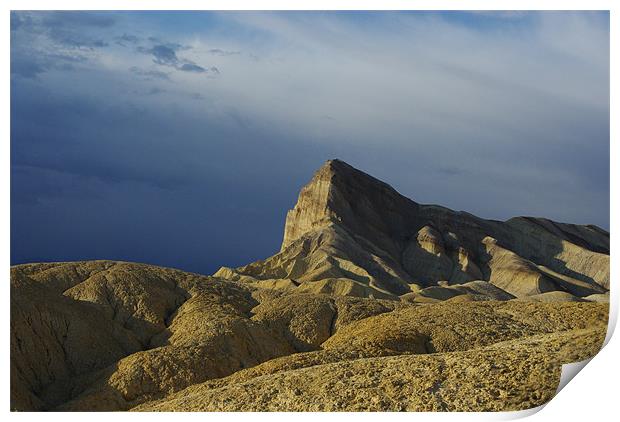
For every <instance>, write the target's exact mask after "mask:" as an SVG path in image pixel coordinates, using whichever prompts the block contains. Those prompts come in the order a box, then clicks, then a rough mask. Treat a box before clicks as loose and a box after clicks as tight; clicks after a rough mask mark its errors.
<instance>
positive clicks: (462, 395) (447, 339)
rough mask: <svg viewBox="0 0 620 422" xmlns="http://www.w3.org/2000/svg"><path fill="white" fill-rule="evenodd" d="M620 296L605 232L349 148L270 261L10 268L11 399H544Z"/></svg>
mask: <svg viewBox="0 0 620 422" xmlns="http://www.w3.org/2000/svg"><path fill="white" fill-rule="evenodd" d="M608 297H609V233H607V232H605V231H604V230H602V229H600V228H598V227H595V226H577V225H571V224H562V223H556V222H553V221H550V220H546V219H541V218H529V217H518V218H514V219H511V220H508V221H505V222H501V221H492V220H484V219H481V218H478V217H476V216H473V215H471V214H468V213H465V212H456V211H452V210H449V209H447V208H443V207H439V206H435V205H423V204H418V203H416V202H414V201H412V200H410V199H408V198H406V197H404V196H402V195H400V194H399V193H397V192H396V191H395V190H394V189H393V188H391V187H390V186H389V185H387V184H385V183H383V182H381V181H379V180H377V179H375V178H373V177H371V176H369V175H367V174H365V173H363V172H361V171H359V170H357V169H354V168H353V167H351V166H349V165H348V164H346V163H344V162H342V161H338V160H331V161H328V162H327V163H326V164H325V165H324V166H323V167H321V169H319V170H318V171H317V173H316V174H315V175H314V177H313V178H312V180H311V181H310V183H309V184H308V185H306V186H305V187H304V188H303V189H302V191H301V193H300V195H299V199H298V202H297V204H296V205H295V207H294V208H293V209H292V210H291V211H289V213H288V215H287V218H286V224H285V230H284V239H283V243H282V247H281V250H280V251H279V252H278V253H276V254H275V255H274V256H272V257H269V258H267V259H265V260H262V261H257V262H254V263H251V264H248V265H246V266H244V267H241V268H235V269H233V268H226V267H223V268H221V269H220V270H219V271H218V272H217V273H216V274H214V275H213V276H205V275H198V274H193V273H187V272H183V271H179V270H174V269H168V268H162V267H156V266H152V265H145V264H137V263H127V262H116V261H103V260H102V261H85V262H64V263H38V264H34V263H33V264H24V265H17V266H14V267H12V268H11V409H12V410H63V411H88V410H137V411H155V410H164V411H169V410H174V411H200V410H206V411H212V410H213V411H217V410H224V411H234V410H237V411H246V410H247V411H250V410H256V411H264V410H270V411H317V410H323V411H347V410H349V411H362V410H375V411H397V410H408V411H421V410H425V411H426V410H428V411H433V410H436V411H483V410H519V409H526V408H531V407H534V406H538V405H540V404H543V403H545V402H547V401H548V400H549V399H551V398H552V397H553V395H554V393H555V390H556V388H557V385H558V382H559V377H560V367H561V364H563V363H568V362H575V361H580V360H584V359H587V358H589V357H592V356H593V355H595V354H596V353H597V352H598V350H599V349H600V347H601V345H602V342H603V339H604V337H605V333H606V327H607V318H608V303H607V302H608Z"/></svg>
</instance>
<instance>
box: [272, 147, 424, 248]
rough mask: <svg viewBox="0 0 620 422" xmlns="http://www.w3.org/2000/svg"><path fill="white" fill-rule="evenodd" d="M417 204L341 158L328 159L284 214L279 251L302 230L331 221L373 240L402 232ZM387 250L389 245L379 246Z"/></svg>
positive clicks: (317, 226) (309, 229) (301, 232)
mask: <svg viewBox="0 0 620 422" xmlns="http://www.w3.org/2000/svg"><path fill="white" fill-rule="evenodd" d="M417 207H418V204H416V203H415V202H413V201H412V200H410V199H408V198H406V197H404V196H402V195H400V194H399V193H398V192H396V190H394V188H392V187H391V186H390V185H388V184H387V183H384V182H382V181H380V180H378V179H376V178H374V177H372V176H370V175H368V174H366V173H364V172H362V171H360V170H357V169H356V168H354V167H352V166H350V165H349V164H347V163H345V162H344V161H341V160H337V159H334V160H328V161H327V162H326V163H325V164H324V165H323V166H322V167H321V168H320V169H319V170H318V171H317V172H316V173H315V174H314V176H313V178H312V180H311V181H310V182H309V183H308V184H307V185H306V186H304V187H303V188H302V190H301V192H300V194H299V198H298V200H297V204H296V205H295V207H294V208H293V209H292V210H290V211H289V212H288V213H287V216H286V225H285V228H284V240H283V242H282V250H284V249H285V248H286V247H287V246H288V245H289V244H290V243H291V242H293V241H295V240H296V239H299V238H300V237H301V236H303V235H304V234H305V233H308V232H310V231H312V230H315V229H317V228H320V227H324V226H327V225H329V224H331V223H336V224H340V225H342V226H344V227H346V228H348V229H350V230H351V231H352V232H353V233H356V234H360V235H363V236H364V237H366V238H368V239H369V240H377V239H374V238H375V236H373V233H378V232H380V233H382V237H383V236H384V235H385V234H387V235H390V234H394V235H395V236H399V235H402V234H403V233H405V232H407V231H408V230H404V229H405V226H406V225H408V224H407V221H412V219H411V218H407V217H411V215H412V214H413V213H415V212H416V210H417ZM378 243H379V244H381V243H382V242H381V241H380V240H379V241H378ZM382 246H384V247H386V248H388V249H390V248H391V247H390V245H382Z"/></svg>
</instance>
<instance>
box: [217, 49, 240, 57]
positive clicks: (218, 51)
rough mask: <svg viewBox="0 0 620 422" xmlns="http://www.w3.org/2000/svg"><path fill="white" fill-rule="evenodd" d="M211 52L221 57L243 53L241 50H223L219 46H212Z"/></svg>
mask: <svg viewBox="0 0 620 422" xmlns="http://www.w3.org/2000/svg"><path fill="white" fill-rule="evenodd" d="M209 54H213V55H216V56H221V57H226V56H236V55H238V54H241V52H240V51H228V50H222V49H219V48H212V49H210V50H209Z"/></svg>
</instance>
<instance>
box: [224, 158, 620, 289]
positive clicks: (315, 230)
mask: <svg viewBox="0 0 620 422" xmlns="http://www.w3.org/2000/svg"><path fill="white" fill-rule="evenodd" d="M215 275H216V276H219V277H223V278H226V279H230V280H240V281H246V282H254V283H263V282H264V280H273V279H287V280H292V283H294V282H296V283H297V284H298V285H301V286H300V287H297V288H300V289H301V290H303V291H313V292H321V291H322V292H325V293H331V294H347V295H359V296H364V297H368V296H369V295H371V294H372V295H373V297H377V295H378V293H376V292H380V294H382V297H385V295H394V296H400V295H405V294H408V293H412V292H413V293H415V292H417V291H418V290H419V289H420V288H423V287H429V286H437V285H445V284H449V285H454V284H459V285H461V284H464V283H467V282H470V281H474V280H485V281H489V282H490V283H492V284H494V285H495V286H497V287H499V288H500V289H502V290H504V291H505V292H507V293H508V294H510V295H512V296H517V297H523V296H530V295H538V294H541V293H546V292H551V291H564V292H568V293H570V294H572V295H574V296H578V297H586V296H590V295H595V294H604V293H605V292H606V291H607V290H608V289H609V233H607V232H605V231H604V230H602V229H600V228H598V227H595V226H577V225H572V224H561V223H556V222H553V221H550V220H546V219H541V218H530V217H518V218H513V219H510V220H508V221H506V222H500V221H493V220H484V219H481V218H478V217H476V216H473V215H471V214H468V213H465V212H456V211H452V210H449V209H447V208H443V207H439V206H435V205H422V204H418V203H416V202H414V201H412V200H410V199H408V198H405V197H404V196H402V195H400V194H399V193H398V192H396V191H395V190H394V189H392V188H391V187H390V186H389V185H387V184H385V183H383V182H381V181H379V180H377V179H375V178H373V177H371V176H369V175H367V174H365V173H363V172H361V171H359V170H357V169H354V168H353V167H351V166H349V165H348V164H346V163H344V162H342V161H339V160H331V161H328V162H327V163H326V164H325V165H324V166H323V167H321V169H319V170H318V171H317V173H316V174H315V175H314V177H313V178H312V180H311V181H310V183H308V184H307V185H306V186H305V187H304V188H303V189H302V190H301V193H300V194H299V199H298V201H297V204H296V205H295V207H294V208H293V209H292V210H290V211H289V212H288V214H287V217H286V225H285V229H284V239H283V242H282V248H281V250H280V252H279V253H278V254H276V255H274V256H272V257H270V258H267V259H266V260H264V261H257V262H254V263H251V264H249V265H246V266H244V267H240V268H237V269H231V268H222V269H220V270H219V271H218V272H217V273H216V274H215ZM346 279H349V280H352V281H354V282H355V283H356V284H355V285H353V284H349V285H348V286H347V284H346V283H345V282H343V280H346ZM313 283H317V286H316V287H315V288H312V287H311V285H312V284H313ZM360 285H363V286H366V287H367V288H365V289H363V288H361V286H360ZM288 287H289V288H292V289H294V288H295V286H291V285H289V286H288Z"/></svg>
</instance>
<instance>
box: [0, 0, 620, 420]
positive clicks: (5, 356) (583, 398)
mask: <svg viewBox="0 0 620 422" xmlns="http://www.w3.org/2000/svg"><path fill="white" fill-rule="evenodd" d="M616 4H618V2H617V1H611V0H590V1H580V0H564V1H551V0H546V1H543V0H538V1H535V0H476V1H460V2H456V1H454V0H435V1H430V0H418V1H415V0H384V1H381V2H379V1H370V0H356V1H352V0H349V1H346V0H332V1H326V0H314V1H305V2H304V1H297V2H294V3H293V2H291V1H284V0H262V1H249V0H246V1H242V0H229V1H224V0H214V1H202V2H201V1H196V0H175V1H169V0H166V1H164V0H150V1H148V2H146V1H132V2H130V1H127V0H125V1H120V0H108V1H102V0H92V1H89V2H88V4H85V3H84V2H83V1H82V2H80V1H76V0H59V1H44V0H21V1H17V0H5V1H3V2H2V6H0V7H2V12H3V13H2V15H1V22H2V31H1V32H0V39H1V45H2V50H3V54H2V59H3V66H2V68H1V70H0V72H1V75H2V81H3V83H4V86H5V89H4V90H3V92H4V93H5V94H4V95H3V101H2V103H1V107H2V116H1V119H2V120H1V124H0V128H1V130H2V133H3V137H2V145H1V148H2V153H1V154H0V157H1V160H2V166H3V173H2V174H3V175H4V177H2V181H1V182H0V189H1V192H2V198H3V200H4V203H3V206H2V217H3V218H2V223H1V226H0V227H2V240H3V241H2V243H1V245H2V246H1V248H2V260H3V263H4V268H5V271H6V272H5V274H6V276H7V279H6V280H5V283H4V284H3V285H2V288H3V291H2V293H3V298H4V300H5V306H4V308H3V309H4V329H5V331H4V333H3V334H4V335H3V336H2V365H3V371H2V374H3V375H4V376H3V381H4V382H3V383H2V391H1V393H0V398H1V400H2V403H3V409H4V411H5V412H8V410H9V347H10V346H9V321H10V314H9V309H10V307H9V303H8V302H9V282H8V268H9V266H10V253H9V248H10V237H9V229H10V226H9V215H10V206H9V192H10V182H9V174H10V143H9V139H10V130H9V110H10V101H9V96H8V95H7V94H6V93H8V92H9V88H10V86H9V80H10V78H9V69H10V67H9V63H10V36H9V34H10V32H9V26H10V15H9V10H49V9H56V10H61V9H76V10H143V9H145V8H146V7H145V6H148V8H146V9H157V10H181V9H189V10H202V9H211V10H357V9H366V10H405V9H412V10H442V9H446V10H610V11H611V13H610V20H611V52H610V54H611V57H610V59H611V61H610V62H611V75H616V74H618V69H619V67H618V46H619V45H620V44H619V43H618V30H617V28H618V24H619V23H620V19H619V18H618V13H619V11H620V7H619V6H617V5H616ZM616 79H617V78H616ZM616 79H614V78H613V76H612V79H611V109H610V111H611V114H610V115H611V132H610V134H611V142H610V147H611V148H610V149H611V151H610V159H611V157H616V158H617V157H618V154H617V147H616V145H615V140H616V139H617V136H616V134H617V123H616V121H617V120H618V113H617V106H616V103H615V102H614V100H615V99H617V98H618V96H617V90H618V86H617V83H615V81H616ZM610 177H611V193H612V195H611V201H610V203H611V216H612V218H611V222H610V232H611V233H612V234H613V233H615V232H616V225H615V219H614V218H613V216H614V215H617V212H618V209H619V208H618V202H617V195H614V188H615V187H616V181H617V177H618V171H617V169H616V168H615V167H614V166H611V175H610ZM618 246H619V244H618V242H617V241H616V237H615V236H613V235H612V237H611V250H613V251H616V250H618ZM611 261H612V262H611V265H612V268H611V269H612V272H611V279H612V285H613V286H614V287H615V284H616V282H615V280H616V279H617V275H618V266H617V265H616V264H617V259H616V255H615V254H612V260H611ZM611 292H612V294H611V301H612V309H611V315H610V329H609V332H608V338H607V340H606V341H607V342H608V344H607V345H606V347H605V348H604V349H603V350H602V351H601V352H600V353H599V355H597V356H596V357H595V358H594V359H593V360H592V361H591V362H590V363H589V364H588V365H587V366H586V369H585V370H583V371H582V372H581V373H579V374H578V375H577V376H576V380H575V381H573V382H570V383H569V384H568V385H567V386H566V387H565V388H564V389H563V390H562V391H561V392H560V393H559V394H558V395H557V396H556V398H554V399H553V400H551V402H549V403H548V404H547V405H546V406H544V411H542V412H538V413H536V414H535V415H533V416H531V417H532V418H534V419H537V420H547V419H549V420H556V419H561V418H569V419H570V420H573V419H581V420H598V419H600V420H611V419H612V418H611V415H614V416H617V404H616V403H617V401H618V399H617V397H616V394H615V391H617V388H618V387H617V377H618V366H619V365H618V356H620V352H619V350H620V346H619V343H618V340H617V339H616V338H611V340H610V337H611V334H612V333H613V330H614V328H615V324H616V321H617V310H618V294H617V292H616V290H615V289H614V288H613V287H612V291H611ZM536 410H540V409H536ZM536 410H535V411H536ZM530 413H532V411H525V412H511V413H505V414H477V413H470V414H454V413H451V414H441V413H423V414H421V413H416V414H410V413H409V414H390V415H385V414H383V413H355V414H349V413H338V414H314V413H297V414H287V413H277V414H273V413H270V414H267V413H261V414H252V415H248V414H243V415H241V416H240V415H239V414H235V413H226V414H209V415H204V414H200V413H194V414H187V413H185V414H182V415H175V416H174V417H175V418H178V417H181V418H182V419H186V418H202V417H208V418H213V417H217V418H218V419H225V420H232V419H234V418H237V417H238V416H239V417H243V418H252V419H255V418H256V419H258V420H272V419H274V418H275V419H279V420H284V419H289V418H291V417H293V418H295V419H299V420H308V421H310V420H312V421H313V422H314V420H315V419H316V418H322V419H323V418H327V419H332V418H340V417H343V418H349V417H352V418H356V419H361V420H368V419H373V420H374V419H375V418H384V417H389V418H396V419H401V418H407V419H408V418H416V420H417V419H420V418H421V419H423V420H431V419H432V420H448V419H450V420H452V419H454V418H457V419H461V420H480V419H487V420H488V419H494V420H497V419H506V418H510V419H511V418H515V417H523V416H527V415H528V414H530ZM9 416H10V417H12V418H15V419H22V418H29V417H31V416H32V417H41V416H42V415H40V414H38V415H37V414H28V413H23V414H18V413H10V415H9ZM84 416H85V415H83V414H79V413H76V414H58V413H57V414H49V415H45V416H44V417H45V418H52V419H55V418H63V420H64V419H66V418H69V419H73V418H83V417H84ZM109 416H110V415H108V414H102V413H89V414H88V415H87V417H88V418H93V419H99V420H102V419H104V418H106V419H107V418H108V417H109ZM130 417H131V418H134V417H135V418H149V419H150V418H156V419H159V418H168V417H170V415H169V414H118V413H117V414H115V415H114V418H122V419H124V418H130ZM541 418H542V419H541Z"/></svg>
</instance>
